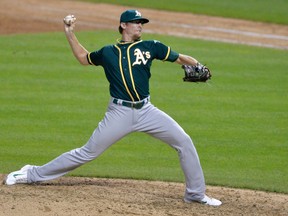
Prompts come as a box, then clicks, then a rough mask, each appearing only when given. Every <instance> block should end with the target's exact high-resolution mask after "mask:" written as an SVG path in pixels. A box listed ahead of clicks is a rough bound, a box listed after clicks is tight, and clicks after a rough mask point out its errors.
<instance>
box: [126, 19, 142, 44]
mask: <svg viewBox="0 0 288 216" xmlns="http://www.w3.org/2000/svg"><path fill="white" fill-rule="evenodd" d="M142 27H143V24H142V22H141V21H139V20H135V21H131V22H128V23H126V31H127V33H128V34H129V35H130V36H131V39H133V40H137V39H139V38H140V37H141V34H142Z"/></svg>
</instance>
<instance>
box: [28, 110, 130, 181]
mask: <svg viewBox="0 0 288 216" xmlns="http://www.w3.org/2000/svg"><path fill="white" fill-rule="evenodd" d="M121 109H122V107H115V106H113V105H111V106H109V109H108V111H107V112H106V114H105V117H104V119H103V120H102V121H101V122H100V123H99V125H98V127H97V128H96V129H95V131H94V133H93V134H92V136H91V137H90V139H89V141H88V142H87V143H86V144H85V145H84V146H83V147H81V148H77V149H74V150H71V151H69V152H66V153H64V154H62V155H60V156H59V157H57V158H55V159H54V160H52V161H50V162H49V163H47V164H45V165H43V166H33V167H32V169H29V170H28V173H27V174H28V183H32V182H39V181H46V180H51V179H55V178H58V177H60V176H63V175H65V174H66V173H68V172H69V171H72V170H74V169H76V168H77V167H79V166H81V165H83V164H85V163H87V162H89V161H91V160H93V159H95V158H97V157H98V156H99V155H100V154H102V153H103V152H104V151H105V150H106V149H107V148H109V147H110V146H111V145H112V144H113V143H115V142H116V141H117V140H119V139H121V138H122V137H123V136H125V135H126V134H128V133H130V132H131V125H130V124H131V122H132V121H131V120H130V121H129V118H131V114H129V113H127V112H122V111H121Z"/></svg>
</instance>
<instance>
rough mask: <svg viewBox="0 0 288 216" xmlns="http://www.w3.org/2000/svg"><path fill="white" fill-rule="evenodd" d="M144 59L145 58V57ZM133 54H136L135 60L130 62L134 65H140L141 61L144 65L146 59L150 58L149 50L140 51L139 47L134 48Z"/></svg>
mask: <svg viewBox="0 0 288 216" xmlns="http://www.w3.org/2000/svg"><path fill="white" fill-rule="evenodd" d="M144 55H145V57H146V59H145V57H144ZM134 56H136V60H135V62H134V63H133V64H132V66H134V65H140V64H141V63H143V64H144V65H146V64H147V62H148V59H150V58H151V55H150V52H148V51H147V52H142V51H141V50H140V49H139V48H137V49H135V50H134Z"/></svg>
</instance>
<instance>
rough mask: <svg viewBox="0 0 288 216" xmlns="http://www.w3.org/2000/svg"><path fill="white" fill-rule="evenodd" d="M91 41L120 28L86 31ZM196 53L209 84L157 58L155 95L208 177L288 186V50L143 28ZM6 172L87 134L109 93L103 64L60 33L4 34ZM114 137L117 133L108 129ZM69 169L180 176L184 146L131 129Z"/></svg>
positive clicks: (0, 155) (2, 158)
mask: <svg viewBox="0 0 288 216" xmlns="http://www.w3.org/2000/svg"><path fill="white" fill-rule="evenodd" d="M77 35H78V38H79V41H81V43H82V44H83V45H84V46H85V47H86V48H88V49H89V50H91V51H92V50H95V49H98V48H100V47H102V46H103V45H106V44H110V43H115V39H116V38H117V37H119V35H118V33H117V32H116V33H115V32H110V31H99V32H80V33H77ZM144 39H157V40H160V41H162V42H163V43H165V44H168V45H170V46H171V47H172V49H174V50H176V51H179V52H181V53H186V54H189V55H192V56H194V57H195V58H197V59H198V60H199V61H201V62H203V63H205V64H207V65H208V66H209V67H210V68H211V70H212V72H213V77H212V80H211V81H209V83H208V84H192V83H183V82H182V77H183V72H182V70H181V68H180V66H179V65H176V64H172V63H167V62H166V63H162V62H159V61H156V62H155V61H154V64H153V66H152V78H151V98H152V102H153V103H154V104H155V105H156V106H157V107H159V108H160V109H162V110H164V111H165V112H167V113H168V114H169V115H171V116H172V117H173V118H174V119H175V120H176V121H178V122H179V123H180V125H181V126H182V127H183V128H184V129H185V131H186V132H187V133H188V134H190V135H191V137H192V139H193V141H194V144H195V146H196V148H197V150H198V154H199V157H200V160H201V163H202V167H203V170H204V174H205V177H206V182H207V184H210V185H223V186H230V187H239V188H251V189H258V190H266V191H275V192H283V193H288V172H287V167H288V160H287V158H288V141H287V138H288V137H287V131H288V124H287V123H288V122H287V119H288V112H287V110H288V100H287V82H288V74H287V72H286V71H287V67H288V63H287V58H288V52H287V51H283V50H274V49H268V48H259V47H249V46H244V45H233V44H225V43H216V42H207V41H200V40H192V39H181V38H175V37H167V36H160V35H149V34H147V35H145V37H144ZM0 47H1V50H0V72H1V81H0V104H1V106H0V111H1V112H0V119H1V124H0V137H1V140H0V173H9V172H11V171H14V170H16V169H18V168H20V167H22V166H23V165H25V164H37V165H42V164H44V163H46V162H48V161H49V160H51V159H53V158H55V157H57V156H58V155H60V154H62V153H64V152H65V151H68V150H71V149H73V148H77V147H80V146H82V145H83V144H85V143H86V141H87V140H88V139H89V137H90V135H91V134H92V132H93V130H94V128H95V127H96V126H97V125H98V122H99V121H100V120H101V119H102V117H103V115H104V113H105V110H106V106H107V104H108V100H109V94H108V83H107V81H106V79H105V75H104V73H103V71H102V68H100V67H92V66H88V67H84V66H81V65H80V64H79V63H78V62H77V61H76V60H75V59H74V57H73V55H72V53H71V51H70V47H69V45H68V43H67V41H66V39H65V36H64V34H63V33H49V34H29V35H10V36H0ZM111 136H113V132H111ZM70 175H77V176H97V177H109V178H133V179H149V180H163V181H176V182H183V181H184V178H183V174H182V171H181V169H180V165H179V161H178V157H177V152H176V151H174V150H173V149H171V148H170V147H169V146H167V145H165V144H163V143H161V142H160V141H158V140H155V139H153V138H151V137H149V136H147V135H145V134H141V133H135V134H131V135H129V136H127V137H125V138H124V139H122V140H121V141H119V142H118V143H117V144H115V145H114V146H112V147H111V148H110V149H108V150H107V151H106V152H105V153H104V154H103V155H101V156H100V157H99V158H98V159H96V160H94V161H93V162H91V163H88V164H86V165H84V166H82V167H80V168H79V169H76V170H75V171H73V172H72V173H70Z"/></svg>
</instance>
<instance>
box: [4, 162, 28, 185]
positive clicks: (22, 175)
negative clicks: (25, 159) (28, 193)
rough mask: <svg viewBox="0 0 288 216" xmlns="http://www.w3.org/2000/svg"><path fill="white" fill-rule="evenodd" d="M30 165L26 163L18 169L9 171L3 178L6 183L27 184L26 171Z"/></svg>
mask: <svg viewBox="0 0 288 216" xmlns="http://www.w3.org/2000/svg"><path fill="white" fill-rule="evenodd" d="M31 167H32V166H31V165H26V166H24V167H22V168H21V169H20V170H18V171H14V172H11V173H10V174H9V175H8V176H7V177H6V180H5V184H6V185H14V184H27V183H28V180H27V171H28V170H29V169H30V168H31Z"/></svg>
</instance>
